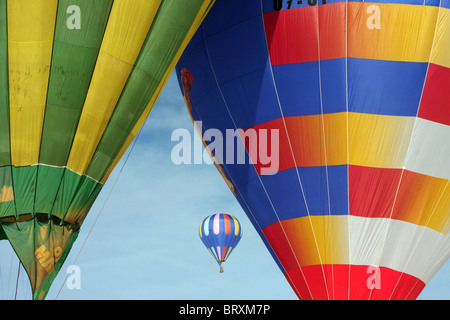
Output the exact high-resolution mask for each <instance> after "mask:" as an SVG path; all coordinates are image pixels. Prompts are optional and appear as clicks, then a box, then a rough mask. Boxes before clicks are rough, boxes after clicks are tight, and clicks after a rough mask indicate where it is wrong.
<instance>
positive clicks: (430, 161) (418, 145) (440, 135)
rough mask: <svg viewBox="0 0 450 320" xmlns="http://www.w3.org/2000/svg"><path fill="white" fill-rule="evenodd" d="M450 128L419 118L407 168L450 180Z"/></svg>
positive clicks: (413, 135)
mask: <svg viewBox="0 0 450 320" xmlns="http://www.w3.org/2000/svg"><path fill="white" fill-rule="evenodd" d="M449 141H450V126H447V125H444V124H440V123H436V122H433V121H429V120H425V119H421V118H417V120H416V125H415V127H414V131H413V134H412V138H411V145H410V147H409V150H408V153H407V156H406V163H405V168H406V169H407V170H410V171H414V172H417V173H421V174H426V175H429V176H433V177H438V178H444V179H450V165H449V159H450V143H448V142H449Z"/></svg>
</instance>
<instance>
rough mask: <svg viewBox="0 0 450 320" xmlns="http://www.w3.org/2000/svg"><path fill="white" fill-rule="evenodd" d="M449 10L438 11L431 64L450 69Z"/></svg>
mask: <svg viewBox="0 0 450 320" xmlns="http://www.w3.org/2000/svg"><path fill="white" fill-rule="evenodd" d="M449 52H450V9H446V8H441V10H440V11H439V18H438V24H437V27H436V36H435V40H434V45H433V51H432V54H431V63H434V64H438V65H441V66H444V67H447V68H450V55H449V54H448V53H449Z"/></svg>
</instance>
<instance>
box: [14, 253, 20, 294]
mask: <svg viewBox="0 0 450 320" xmlns="http://www.w3.org/2000/svg"><path fill="white" fill-rule="evenodd" d="M19 276H20V261H19V268H18V270H17V280H16V293H15V294H14V300H17V289H18V288H19Z"/></svg>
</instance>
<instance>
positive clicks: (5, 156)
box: [0, 0, 11, 166]
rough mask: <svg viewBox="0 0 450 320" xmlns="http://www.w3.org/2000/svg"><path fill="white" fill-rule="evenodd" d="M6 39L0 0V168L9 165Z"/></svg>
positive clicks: (3, 14) (4, 21)
mask: <svg viewBox="0 0 450 320" xmlns="http://www.w3.org/2000/svg"><path fill="white" fill-rule="evenodd" d="M7 37H8V34H7V20H6V0H0V166H4V165H9V164H11V154H10V146H9V86H8V45H7V44H8V39H7Z"/></svg>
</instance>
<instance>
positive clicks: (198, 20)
mask: <svg viewBox="0 0 450 320" xmlns="http://www.w3.org/2000/svg"><path fill="white" fill-rule="evenodd" d="M214 1H215V0H214ZM214 1H210V0H205V1H204V2H203V5H202V7H201V8H200V10H199V12H198V14H197V17H196V18H195V20H194V23H193V24H192V26H191V28H190V29H189V31H188V33H187V35H186V38H185V39H184V41H183V43H182V45H181V46H180V49H179V50H178V52H177V54H176V55H175V57H174V59H173V61H172V64H171V65H170V66H169V68H168V69H167V71H166V73H165V75H164V77H163V79H162V80H161V82H160V83H159V85H158V88H157V89H156V91H155V94H154V95H153V96H152V98H151V99H150V102H149V103H148V105H147V107H146V108H145V110H144V112H143V113H142V116H141V117H140V118H139V120H138V121H137V123H136V125H135V126H134V128H133V130H132V131H131V134H130V135H129V136H128V138H127V140H126V142H125V143H124V145H123V146H122V148H121V149H120V151H119V153H118V154H117V156H116V158H115V159H114V161H113V163H112V164H111V166H110V167H109V169H108V171H107V172H106V174H105V176H104V177H103V178H102V179H101V183H105V182H106V180H107V179H108V177H109V175H110V174H111V172H112V170H113V169H114V167H115V166H116V165H117V163H118V162H119V160H120V158H121V157H122V156H123V154H124V153H125V151H126V150H127V148H128V147H129V145H130V144H131V142H132V141H133V139H134V137H135V136H136V135H137V133H138V132H139V129H140V128H141V127H142V125H143V124H144V122H145V119H147V117H148V115H149V114H150V111H151V110H152V108H153V106H154V104H155V102H156V100H157V99H158V97H159V95H160V94H161V92H162V90H163V88H164V86H165V85H166V83H167V81H168V80H169V78H170V75H171V74H172V72H173V69H175V66H176V64H177V63H178V60H179V59H180V57H181V54H182V53H183V51H184V49H185V48H186V46H187V45H188V43H189V41H191V39H192V37H193V36H194V34H195V32H196V31H197V29H198V27H199V26H200V24H201V23H202V21H203V19H204V18H205V16H206V14H207V13H208V11H209V10H210V9H211V4H212V3H213V2H214Z"/></svg>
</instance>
